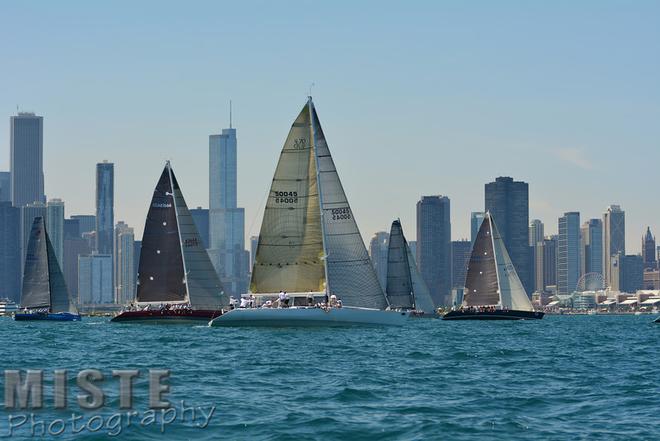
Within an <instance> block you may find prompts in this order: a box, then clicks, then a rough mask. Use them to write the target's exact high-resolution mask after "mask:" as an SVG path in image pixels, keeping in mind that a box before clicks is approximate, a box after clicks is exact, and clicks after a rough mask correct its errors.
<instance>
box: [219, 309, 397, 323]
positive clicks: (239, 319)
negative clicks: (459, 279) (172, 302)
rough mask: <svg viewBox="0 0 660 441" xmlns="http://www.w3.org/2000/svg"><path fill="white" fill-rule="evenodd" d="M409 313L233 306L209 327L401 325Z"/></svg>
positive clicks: (376, 310)
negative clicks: (232, 308)
mask: <svg viewBox="0 0 660 441" xmlns="http://www.w3.org/2000/svg"><path fill="white" fill-rule="evenodd" d="M408 317H409V313H408V312H404V311H382V310H378V309H370V308H356V307H349V306H344V307H342V308H327V309H326V308H313V307H309V308H307V307H291V308H237V309H234V310H232V311H229V312H227V313H225V314H223V315H222V316H221V317H218V318H216V319H214V320H212V321H211V322H210V323H209V326H227V327H230V326H236V327H246V326H247V327H289V326H295V327H319V326H320V327H328V326H402V325H404V324H405V322H406V321H407V320H408Z"/></svg>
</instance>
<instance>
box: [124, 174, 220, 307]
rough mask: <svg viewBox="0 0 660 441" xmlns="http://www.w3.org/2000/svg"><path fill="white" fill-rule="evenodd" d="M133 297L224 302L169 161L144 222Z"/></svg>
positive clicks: (212, 303) (212, 304) (214, 304)
mask: <svg viewBox="0 0 660 441" xmlns="http://www.w3.org/2000/svg"><path fill="white" fill-rule="evenodd" d="M136 299H137V301H138V302H162V303H167V302H184V301H188V302H190V304H191V305H192V306H193V307H195V308H199V309H205V308H209V309H216V308H219V307H220V306H222V305H226V304H228V301H227V299H226V296H224V294H222V288H221V284H220V281H219V279H218V276H217V274H216V273H215V271H214V270H213V267H212V265H211V261H210V259H209V257H208V254H207V253H206V250H205V249H204V248H203V245H202V241H201V239H200V237H199V233H198V231H197V227H196V226H195V224H194V222H193V220H192V217H191V215H190V212H189V211H188V207H187V205H186V202H185V199H184V198H183V194H182V193H181V189H180V188H179V184H178V183H177V181H176V178H175V176H174V172H173V171H172V168H171V166H170V163H169V162H167V164H166V165H165V168H164V169H163V172H162V173H161V176H160V179H159V180H158V184H157V185H156V189H155V190H154V195H153V197H152V199H151V205H150V207H149V212H148V214H147V221H146V223H145V226H144V234H143V237H142V250H141V252H140V264H139V269H138V287H137V296H136Z"/></svg>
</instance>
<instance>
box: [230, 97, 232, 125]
mask: <svg viewBox="0 0 660 441" xmlns="http://www.w3.org/2000/svg"><path fill="white" fill-rule="evenodd" d="M229 128H230V129H231V128H232V126H231V100H229Z"/></svg>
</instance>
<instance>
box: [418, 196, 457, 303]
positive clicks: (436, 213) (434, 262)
mask: <svg viewBox="0 0 660 441" xmlns="http://www.w3.org/2000/svg"><path fill="white" fill-rule="evenodd" d="M449 215H450V202H449V198H448V197H446V196H422V198H421V200H419V201H418V202H417V266H418V267H419V270H420V273H421V275H422V278H423V279H424V281H425V282H426V285H427V286H428V288H429V291H430V293H431V297H433V301H434V303H435V304H436V305H449V304H450V303H451V221H450V217H449Z"/></svg>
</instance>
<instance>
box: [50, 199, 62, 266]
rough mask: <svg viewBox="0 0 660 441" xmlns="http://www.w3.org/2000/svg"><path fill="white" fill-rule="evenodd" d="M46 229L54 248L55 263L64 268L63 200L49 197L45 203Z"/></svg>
mask: <svg viewBox="0 0 660 441" xmlns="http://www.w3.org/2000/svg"><path fill="white" fill-rule="evenodd" d="M46 231H47V232H48V237H49V238H50V243H51V245H53V249H54V250H55V256H57V263H59V264H60V268H64V202H63V201H62V199H51V200H49V201H48V203H47V204H46Z"/></svg>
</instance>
